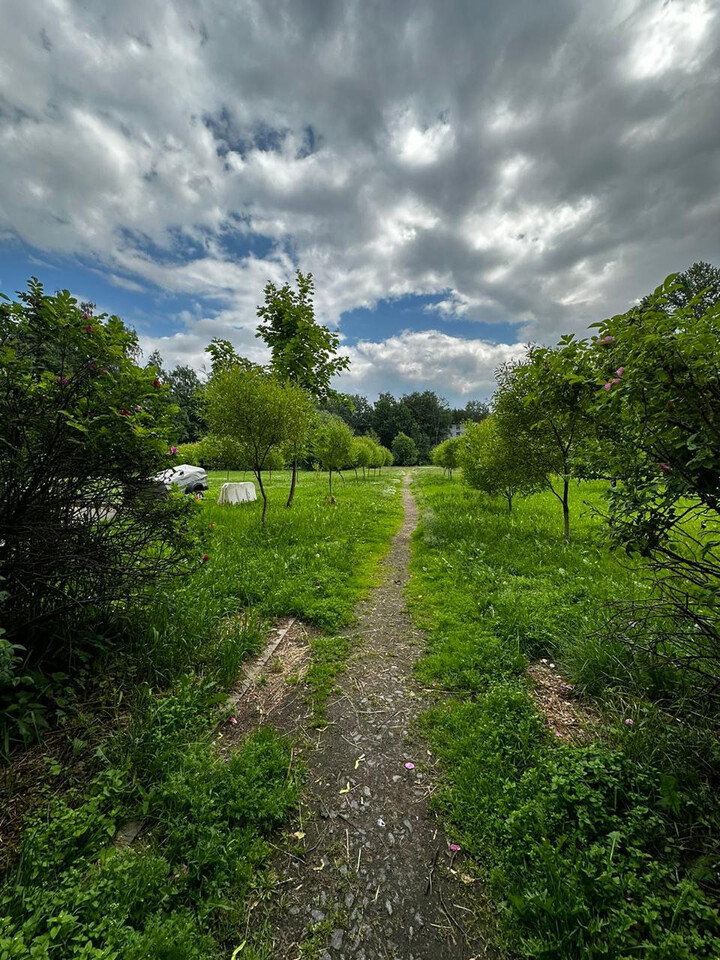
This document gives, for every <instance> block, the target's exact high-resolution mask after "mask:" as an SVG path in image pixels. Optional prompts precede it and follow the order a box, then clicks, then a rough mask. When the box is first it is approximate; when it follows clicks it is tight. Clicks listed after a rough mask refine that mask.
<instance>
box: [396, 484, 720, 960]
mask: <svg viewBox="0 0 720 960" xmlns="http://www.w3.org/2000/svg"><path fill="white" fill-rule="evenodd" d="M415 489H416V492H417V494H418V496H419V498H420V503H421V508H422V521H421V527H420V530H419V532H418V534H417V535H416V538H415V543H414V558H413V569H412V581H411V602H412V606H413V610H414V613H415V616H416V618H417V620H418V622H419V623H420V624H422V625H423V626H424V627H425V628H426V629H427V631H428V636H429V643H428V650H427V655H426V656H425V657H424V659H423V660H422V661H421V662H420V664H419V665H418V672H419V676H420V677H421V678H422V680H423V681H425V682H426V683H427V684H428V685H429V686H433V687H434V688H435V690H436V691H437V700H438V702H437V706H436V707H435V708H433V709H432V710H431V711H430V712H429V713H428V714H427V715H426V716H425V718H424V728H425V730H426V733H427V735H428V737H429V739H430V741H431V744H432V746H433V748H434V750H435V751H436V753H437V754H438V755H439V757H440V759H441V764H442V767H443V770H444V778H443V783H442V787H441V790H440V792H439V794H438V797H437V802H438V805H439V809H440V811H441V813H442V815H443V817H444V818H445V819H446V820H447V821H448V823H450V824H452V827H453V832H454V834H455V835H457V834H461V835H462V842H463V847H464V849H465V850H466V852H468V853H469V854H470V855H471V857H472V858H474V860H475V861H476V864H477V868H478V870H479V871H480V873H481V874H482V876H484V878H485V880H486V882H487V884H488V889H489V892H490V895H491V897H492V899H493V901H494V903H495V904H496V906H497V908H498V912H499V916H500V921H501V927H502V934H501V939H502V940H503V942H504V944H505V946H506V947H507V949H508V950H509V951H511V952H512V953H519V954H520V955H521V956H526V957H533V958H547V960H550V958H553V960H558V958H581V957H582V958H598V960H599V958H606V960H619V958H628V960H629V958H631V957H632V958H636V957H643V958H653V960H657V958H663V960H683V958H691V957H692V958H696V957H706V958H711V957H717V956H719V955H720V917H719V916H718V913H717V912H716V909H715V902H716V896H717V877H718V874H717V866H718V857H717V853H718V839H719V838H720V810H719V806H718V801H717V794H716V788H717V772H718V769H719V764H718V761H720V752H719V751H718V745H717V741H716V738H715V737H714V736H712V735H710V734H709V733H708V732H707V731H706V730H705V729H704V728H703V726H702V725H701V724H698V723H695V722H690V717H691V714H692V713H693V712H694V711H692V710H691V704H690V703H688V702H687V701H683V700H682V699H681V698H680V696H679V695H678V692H677V691H676V690H674V689H673V687H672V684H671V683H670V682H669V680H668V678H667V677H665V676H663V675H658V674H657V673H656V672H654V671H651V670H648V669H647V668H645V667H644V666H642V665H641V664H639V663H638V662H637V661H636V660H634V659H633V658H632V657H631V655H630V654H629V652H628V651H627V649H626V648H625V647H624V646H623V645H622V644H621V643H620V642H619V641H617V640H616V639H614V637H613V634H612V633H611V632H609V631H610V629H611V622H610V620H609V610H610V607H611V605H612V604H615V603H616V602H617V601H619V600H627V599H630V598H632V597H641V596H642V595H643V594H644V591H646V589H647V588H646V586H645V583H644V580H643V577H642V571H641V570H639V569H635V568H633V567H632V566H627V565H625V566H621V565H620V564H619V563H618V561H617V559H616V558H614V557H613V556H611V555H610V553H609V552H608V551H607V549H606V548H605V547H604V545H603V543H602V527H601V524H600V521H599V519H598V518H597V516H595V515H593V513H592V510H591V508H590V505H592V504H593V503H595V504H596V505H597V504H600V503H601V502H602V496H603V487H602V484H585V485H583V486H582V487H576V488H575V489H574V490H573V501H572V506H571V511H572V524H573V532H574V540H573V543H572V544H571V545H570V546H565V545H564V544H563V542H562V539H561V537H562V517H561V513H560V506H559V504H558V503H557V502H556V501H555V500H554V499H553V497H552V495H551V494H539V495H535V496H533V497H530V498H528V499H527V500H524V501H520V502H518V503H517V505H516V508H515V510H514V512H513V514H512V515H508V512H507V507H506V505H504V504H503V503H501V502H499V501H498V502H493V501H491V500H489V499H487V498H485V497H484V496H483V495H482V494H479V493H477V492H475V491H472V490H470V489H469V488H467V487H466V486H464V485H463V484H462V483H461V481H460V480H458V479H456V480H454V481H449V480H446V479H443V478H442V477H441V475H440V474H439V472H436V471H429V470H428V471H422V472H421V474H420V475H419V477H418V478H417V480H416V482H415ZM538 658H545V659H547V660H551V661H553V662H554V663H555V664H556V666H557V667H558V668H559V669H560V670H561V671H562V672H563V673H564V674H565V676H566V677H567V678H568V679H569V680H570V682H571V683H572V684H573V685H574V694H573V696H575V695H577V696H578V697H579V698H580V700H581V701H582V700H583V698H584V699H585V700H586V701H590V702H592V704H593V707H594V710H595V712H596V714H597V716H598V722H597V726H596V729H595V731H594V736H593V739H592V742H589V743H585V744H572V743H563V742H562V741H561V740H559V739H557V738H556V737H555V736H553V731H552V729H550V728H549V726H548V725H547V723H546V722H545V720H544V719H543V717H541V716H540V715H539V713H538V709H537V708H536V706H535V703H534V701H533V699H532V698H531V697H530V690H529V681H528V679H527V678H526V675H525V669H526V667H527V664H528V662H529V661H530V660H536V659H538Z"/></svg>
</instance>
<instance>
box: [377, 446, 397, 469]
mask: <svg viewBox="0 0 720 960" xmlns="http://www.w3.org/2000/svg"><path fill="white" fill-rule="evenodd" d="M380 449H381V450H382V452H383V466H384V467H391V466H392V465H393V463H395V458H394V457H393V455H392V451H391V450H388V448H387V447H380Z"/></svg>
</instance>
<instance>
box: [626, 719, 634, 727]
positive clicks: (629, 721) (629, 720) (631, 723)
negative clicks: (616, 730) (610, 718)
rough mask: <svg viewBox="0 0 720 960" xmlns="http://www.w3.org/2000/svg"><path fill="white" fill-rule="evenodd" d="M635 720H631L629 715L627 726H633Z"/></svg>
mask: <svg viewBox="0 0 720 960" xmlns="http://www.w3.org/2000/svg"><path fill="white" fill-rule="evenodd" d="M634 722H635V721H634V720H631V719H630V717H628V718H627V719H626V721H625V726H627V727H631V726H632V725H633V723H634Z"/></svg>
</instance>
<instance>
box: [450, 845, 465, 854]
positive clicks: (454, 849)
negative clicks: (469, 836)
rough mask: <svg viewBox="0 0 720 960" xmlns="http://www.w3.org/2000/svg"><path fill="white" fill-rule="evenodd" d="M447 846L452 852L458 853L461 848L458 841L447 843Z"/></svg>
mask: <svg viewBox="0 0 720 960" xmlns="http://www.w3.org/2000/svg"><path fill="white" fill-rule="evenodd" d="M448 847H449V848H450V849H451V850H452V852H453V853H459V851H460V850H462V847H461V846H460V844H459V843H449V844H448Z"/></svg>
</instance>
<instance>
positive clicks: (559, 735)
mask: <svg viewBox="0 0 720 960" xmlns="http://www.w3.org/2000/svg"><path fill="white" fill-rule="evenodd" d="M554 732H555V736H556V737H562V734H561V733H560V731H559V730H555V731H554Z"/></svg>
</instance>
